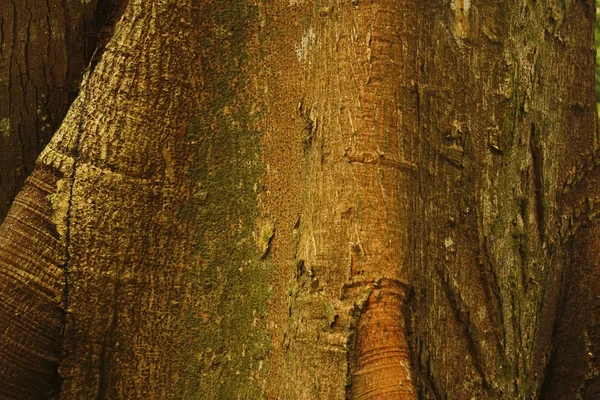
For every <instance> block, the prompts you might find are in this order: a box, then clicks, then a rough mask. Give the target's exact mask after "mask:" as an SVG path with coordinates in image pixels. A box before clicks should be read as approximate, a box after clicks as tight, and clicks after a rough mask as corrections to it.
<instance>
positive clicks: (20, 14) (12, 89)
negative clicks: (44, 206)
mask: <svg viewBox="0 0 600 400" xmlns="http://www.w3.org/2000/svg"><path fill="white" fill-rule="evenodd" d="M114 2H115V0H100V1H98V0H88V1H80V0H67V1H59V0H48V1H40V0H19V1H17V0H15V1H10V0H6V1H3V2H2V3H1V4H0V37H1V38H2V39H1V40H2V49H1V50H0V187H1V188H2V190H0V221H1V220H3V219H4V216H5V215H6V213H7V211H8V209H9V207H10V205H11V203H12V201H13V199H14V198H15V196H16V194H17V193H18V192H19V190H20V189H21V187H22V186H23V182H24V181H25V178H27V176H29V174H31V172H32V170H33V166H34V163H35V160H36V158H37V157H38V155H39V154H40V152H41V151H42V149H43V148H44V146H45V145H46V144H48V142H49V141H50V138H51V137H52V135H53V134H54V132H55V131H56V129H57V128H58V126H59V125H60V123H61V122H62V120H63V118H64V116H65V114H66V112H67V110H68V108H69V106H70V104H71V102H72V101H73V100H74V99H75V97H76V96H77V93H78V91H79V85H80V82H81V77H82V75H83V71H84V69H85V68H86V66H87V65H88V63H89V61H90V58H91V56H92V54H93V52H94V49H95V48H96V46H97V45H99V46H100V47H102V46H103V42H104V38H105V37H106V35H105V34H104V33H101V32H100V27H101V26H102V24H103V23H104V22H105V20H106V19H107V17H108V15H109V13H108V9H109V5H110V4H109V3H114ZM113 8H114V7H113ZM108 25H110V24H108Z"/></svg>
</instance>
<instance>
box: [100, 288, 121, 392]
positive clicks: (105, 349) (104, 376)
mask: <svg viewBox="0 0 600 400" xmlns="http://www.w3.org/2000/svg"><path fill="white" fill-rule="evenodd" d="M120 288H121V282H120V280H119V279H117V280H116V281H115V290H114V292H113V299H114V300H113V308H112V315H111V320H110V326H109V328H108V331H107V332H106V335H105V336H104V340H103V341H102V350H101V351H100V365H99V367H98V372H99V375H100V376H99V378H98V398H97V400H105V399H106V398H107V393H108V387H109V385H108V384H109V377H110V373H111V370H110V368H109V366H108V361H109V358H110V354H109V352H110V351H112V350H113V349H114V346H115V343H114V342H115V333H116V331H117V327H118V325H119V324H118V323H119V292H120Z"/></svg>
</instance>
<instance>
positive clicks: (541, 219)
mask: <svg viewBox="0 0 600 400" xmlns="http://www.w3.org/2000/svg"><path fill="white" fill-rule="evenodd" d="M539 135H540V133H539V132H537V131H536V129H535V123H533V122H532V123H531V136H530V138H529V140H530V142H529V145H530V149H531V162H532V167H533V180H534V187H535V194H534V199H535V200H534V201H535V210H536V219H537V229H538V234H539V239H540V241H541V242H544V236H545V235H544V227H545V225H546V223H545V219H546V216H545V210H544V204H546V202H547V201H546V199H545V194H544V176H543V171H544V159H543V151H542V146H541V144H540V136H539Z"/></svg>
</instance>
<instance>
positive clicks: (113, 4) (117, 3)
mask: <svg viewBox="0 0 600 400" xmlns="http://www.w3.org/2000/svg"><path fill="white" fill-rule="evenodd" d="M128 3H129V0H99V1H98V8H96V21H98V22H99V23H100V26H101V29H100V30H99V32H98V36H97V41H96V47H95V50H94V53H93V54H92V55H91V57H90V69H94V67H95V66H96V65H97V64H98V61H100V58H102V54H104V51H105V50H106V45H107V44H108V42H109V41H110V39H111V38H112V36H113V33H114V31H115V25H116V24H117V22H119V19H121V16H122V15H123V13H124V12H125V9H126V8H127V4H128Z"/></svg>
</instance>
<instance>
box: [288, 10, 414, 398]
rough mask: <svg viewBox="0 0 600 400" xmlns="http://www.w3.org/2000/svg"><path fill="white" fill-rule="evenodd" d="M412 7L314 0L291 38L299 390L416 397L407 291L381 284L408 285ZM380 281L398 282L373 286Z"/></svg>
mask: <svg viewBox="0 0 600 400" xmlns="http://www.w3.org/2000/svg"><path fill="white" fill-rule="evenodd" d="M415 7H416V3H415V2H412V1H403V2H395V1H394V2H393V1H383V2H374V1H373V2H370V1H366V2H359V3H358V4H352V3H349V2H347V3H340V4H338V3H334V2H331V3H330V2H327V3H322V4H321V3H320V4H319V6H318V7H317V10H316V13H315V14H313V16H312V17H311V18H310V19H309V21H307V24H306V25H305V26H304V27H303V31H302V32H301V37H299V38H298V39H297V44H296V54H297V59H298V62H299V63H300V64H304V63H306V64H305V65H306V75H305V79H306V83H305V87H306V92H305V97H304V98H303V99H302V100H301V102H300V105H299V110H300V114H301V115H303V116H304V118H305V119H306V126H307V127H308V129H307V136H308V140H306V150H307V163H308V165H307V176H308V178H307V179H308V182H307V189H306V192H305V195H304V196H305V197H304V210H303V213H302V216H301V218H300V220H301V222H300V239H299V247H298V252H297V260H298V263H299V265H301V266H302V267H301V268H299V272H298V273H297V275H296V279H295V282H293V283H292V286H293V287H294V286H295V287H294V288H293V289H292V290H293V291H294V293H295V300H293V302H292V304H291V305H290V312H291V318H290V321H291V322H290V335H291V336H292V337H291V338H290V341H291V342H292V344H291V347H290V351H291V354H293V356H292V357H291V361H290V363H289V365H288V368H289V370H290V371H289V373H290V374H291V377H290V379H292V380H294V381H296V382H304V383H302V384H300V385H298V386H299V387H297V388H294V389H293V390H294V391H293V392H292V393H294V394H293V395H292V394H290V396H293V397H296V398H317V397H327V398H343V397H347V398H377V397H378V396H397V395H398V394H399V393H403V395H402V396H403V397H402V398H416V390H415V388H414V386H413V384H412V377H411V374H410V367H409V366H410V358H409V356H408V350H409V349H408V345H407V339H406V328H405V326H404V315H405V314H404V309H405V307H404V301H405V299H406V295H402V296H399V295H397V294H395V292H394V290H391V289H389V288H392V287H395V285H400V286H402V287H409V286H410V274H409V266H408V263H409V259H410V258H409V252H410V247H411V245H410V243H409V237H408V235H409V234H408V231H409V229H408V226H409V213H410V201H409V194H408V193H409V192H410V191H411V188H412V187H414V186H413V185H414V178H415V172H416V167H415V165H414V163H413V158H412V156H413V153H412V145H413V141H414V140H415V138H414V136H413V132H415V126H416V123H417V121H416V112H415V109H416V107H415V103H416V96H415V89H414V85H413V84H412V83H411V79H413V78H414V77H416V62H415V51H416V46H415V44H416V36H415V35H416V26H415V22H416V14H415ZM379 280H385V282H388V283H389V282H396V283H394V284H390V286H389V288H388V286H387V283H386V284H384V285H383V287H385V288H387V289H389V290H387V289H385V290H384V289H383V288H380V289H378V288H375V286H376V285H375V282H378V281H379ZM375 292H377V294H374V293H375ZM388 307H389V308H388ZM310 309H323V310H324V313H323V314H321V313H317V312H314V313H309V312H308V310H310ZM382 326H385V328H379V327H382ZM383 329H386V330H387V331H386V332H384V331H383ZM376 348H377V349H379V350H383V351H384V352H383V353H382V356H381V358H379V359H376V358H373V357H372V354H373V353H372V352H373V351H376V350H375V349H376ZM302 365H305V366H308V365H311V366H314V368H315V370H313V371H307V370H306V369H305V368H303V367H301V366H302ZM376 365H378V367H377V366H376ZM372 382H377V383H379V384H381V386H380V387H377V388H375V387H374V386H372ZM344 385H347V387H346V389H345V390H344ZM386 393H387V394H386Z"/></svg>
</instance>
